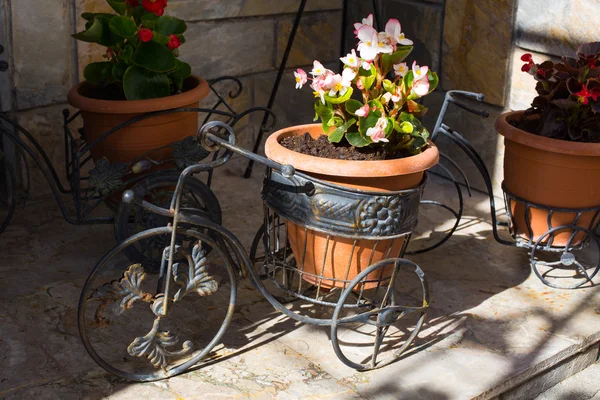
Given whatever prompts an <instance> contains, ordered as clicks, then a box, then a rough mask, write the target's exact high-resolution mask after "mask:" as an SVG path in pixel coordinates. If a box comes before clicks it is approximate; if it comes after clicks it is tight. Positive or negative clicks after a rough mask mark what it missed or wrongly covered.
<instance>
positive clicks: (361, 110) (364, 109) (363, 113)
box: [355, 104, 371, 118]
mask: <svg viewBox="0 0 600 400" xmlns="http://www.w3.org/2000/svg"><path fill="white" fill-rule="evenodd" d="M369 111H371V109H370V108H369V105H368V104H365V105H364V106H362V107H361V108H359V109H358V110H356V113H355V114H356V115H357V116H358V117H363V118H364V117H366V116H367V115H369Z"/></svg>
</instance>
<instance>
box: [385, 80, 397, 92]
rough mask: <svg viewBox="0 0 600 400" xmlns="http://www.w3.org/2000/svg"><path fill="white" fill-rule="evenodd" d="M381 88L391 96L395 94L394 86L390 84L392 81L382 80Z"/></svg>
mask: <svg viewBox="0 0 600 400" xmlns="http://www.w3.org/2000/svg"><path fill="white" fill-rule="evenodd" d="M383 88H384V89H385V90H386V92H389V93H392V94H395V93H396V85H394V84H393V83H392V81H390V80H389V79H384V80H383Z"/></svg>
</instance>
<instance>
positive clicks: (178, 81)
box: [171, 78, 183, 90]
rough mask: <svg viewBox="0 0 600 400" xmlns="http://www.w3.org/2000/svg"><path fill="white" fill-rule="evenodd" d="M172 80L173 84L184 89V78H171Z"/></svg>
mask: <svg viewBox="0 0 600 400" xmlns="http://www.w3.org/2000/svg"><path fill="white" fill-rule="evenodd" d="M171 81H172V82H173V85H174V86H175V87H176V88H177V89H179V90H182V89H183V79H178V78H171Z"/></svg>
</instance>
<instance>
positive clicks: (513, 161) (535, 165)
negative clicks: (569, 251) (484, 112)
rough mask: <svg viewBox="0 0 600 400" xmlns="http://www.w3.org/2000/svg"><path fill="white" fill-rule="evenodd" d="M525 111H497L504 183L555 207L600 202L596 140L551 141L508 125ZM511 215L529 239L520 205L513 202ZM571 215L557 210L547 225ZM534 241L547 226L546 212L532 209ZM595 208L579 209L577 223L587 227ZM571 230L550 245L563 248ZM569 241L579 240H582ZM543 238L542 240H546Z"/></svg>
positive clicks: (566, 220) (563, 222) (560, 222)
mask: <svg viewBox="0 0 600 400" xmlns="http://www.w3.org/2000/svg"><path fill="white" fill-rule="evenodd" d="M522 115H523V111H516V112H510V113H506V114H503V115H501V116H500V117H499V118H498V119H497V120H496V131H497V132H498V133H499V134H501V135H502V136H504V145H505V153H504V185H505V186H506V188H507V189H508V191H509V192H511V193H513V194H514V195H515V196H517V197H520V198H522V199H524V200H527V201H530V202H533V203H536V204H540V205H544V206H547V207H553V208H588V207H597V206H598V205H600V143H577V142H569V141H565V140H557V139H550V138H546V137H542V136H538V135H534V134H532V133H528V132H525V131H523V130H521V129H518V128H515V127H514V126H512V125H510V124H509V123H508V121H514V120H518V119H520V118H521V116H522ZM509 206H510V208H511V210H512V213H513V215H514V225H515V226H513V227H512V228H513V231H514V232H515V233H516V235H518V236H519V237H521V238H524V239H528V240H529V239H530V234H529V232H528V229H527V225H526V220H525V214H526V207H525V205H524V203H522V202H518V201H511V202H510V205H509ZM575 215H576V214H574V213H565V212H555V213H553V215H552V218H551V226H552V227H558V226H561V225H571V224H573V222H574V218H575ZM529 216H530V222H531V228H532V231H533V237H532V238H531V239H533V240H534V241H536V240H538V239H539V238H540V237H541V236H542V235H544V233H546V232H547V231H548V230H549V229H550V227H549V226H548V212H547V211H544V210H540V209H533V208H532V209H530V214H529ZM593 218H594V213H593V212H588V213H583V215H582V216H581V217H580V219H579V220H578V221H577V225H579V226H582V227H585V228H589V227H590V224H591V222H592V219H593ZM570 235H571V233H570V232H568V231H564V232H562V233H559V234H557V235H556V236H555V238H554V241H553V246H565V245H566V244H567V241H568V240H569V237H570ZM576 239H577V240H576V241H575V242H574V243H573V244H574V245H575V244H578V243H577V242H578V241H580V238H576ZM545 241H546V240H545V239H544V242H545Z"/></svg>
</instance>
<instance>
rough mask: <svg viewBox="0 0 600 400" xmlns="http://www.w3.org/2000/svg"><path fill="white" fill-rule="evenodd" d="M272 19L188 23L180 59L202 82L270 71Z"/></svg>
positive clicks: (272, 44)
mask: <svg viewBox="0 0 600 400" xmlns="http://www.w3.org/2000/svg"><path fill="white" fill-rule="evenodd" d="M274 29H275V20H274V19H271V18H267V19H262V20H238V21H219V22H195V23H190V24H188V31H187V33H186V40H187V41H186V43H185V44H184V45H183V46H182V47H181V59H182V60H184V61H186V62H188V63H190V65H191V66H192V70H193V71H194V73H196V74H198V75H200V76H202V77H203V78H205V79H212V78H217V77H219V76H223V75H234V76H239V75H246V74H251V73H253V72H259V71H266V70H269V69H270V68H271V66H272V64H273V49H274V40H275V38H274Z"/></svg>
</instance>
